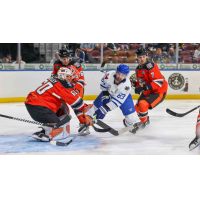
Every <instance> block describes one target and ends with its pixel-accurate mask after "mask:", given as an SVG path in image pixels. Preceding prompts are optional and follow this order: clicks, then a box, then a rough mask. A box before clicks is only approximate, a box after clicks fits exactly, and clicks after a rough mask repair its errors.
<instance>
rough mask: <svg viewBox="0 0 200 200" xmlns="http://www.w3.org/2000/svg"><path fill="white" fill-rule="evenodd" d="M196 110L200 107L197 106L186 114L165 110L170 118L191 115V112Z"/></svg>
mask: <svg viewBox="0 0 200 200" xmlns="http://www.w3.org/2000/svg"><path fill="white" fill-rule="evenodd" d="M197 108H200V106H197V107H195V108H193V109H192V110H190V111H188V112H186V113H176V112H174V111H172V110H170V109H169V108H167V109H166V112H167V113H168V114H170V115H172V116H175V117H184V116H185V115H187V114H189V113H191V112H192V111H194V110H196V109H197Z"/></svg>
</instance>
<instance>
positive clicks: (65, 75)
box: [57, 67, 72, 83]
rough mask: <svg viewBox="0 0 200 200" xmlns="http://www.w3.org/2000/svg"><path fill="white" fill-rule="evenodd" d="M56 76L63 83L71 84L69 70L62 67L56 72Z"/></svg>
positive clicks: (70, 72)
mask: <svg viewBox="0 0 200 200" xmlns="http://www.w3.org/2000/svg"><path fill="white" fill-rule="evenodd" d="M57 76H58V78H59V79H61V80H63V81H68V82H70V83H71V82H72V71H71V70H70V69H69V68H65V67H62V68H60V69H59V70H58V72H57Z"/></svg>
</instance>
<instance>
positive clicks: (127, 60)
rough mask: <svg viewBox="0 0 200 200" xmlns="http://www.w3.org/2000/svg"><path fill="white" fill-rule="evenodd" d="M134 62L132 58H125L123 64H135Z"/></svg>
mask: <svg viewBox="0 0 200 200" xmlns="http://www.w3.org/2000/svg"><path fill="white" fill-rule="evenodd" d="M135 62H136V59H135V58H133V57H130V58H127V59H126V60H125V63H135Z"/></svg>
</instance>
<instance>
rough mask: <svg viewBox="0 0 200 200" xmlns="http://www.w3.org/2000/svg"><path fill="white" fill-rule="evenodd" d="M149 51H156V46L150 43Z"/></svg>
mask: <svg viewBox="0 0 200 200" xmlns="http://www.w3.org/2000/svg"><path fill="white" fill-rule="evenodd" d="M147 50H149V51H155V50H156V46H155V44H153V43H148V49H147Z"/></svg>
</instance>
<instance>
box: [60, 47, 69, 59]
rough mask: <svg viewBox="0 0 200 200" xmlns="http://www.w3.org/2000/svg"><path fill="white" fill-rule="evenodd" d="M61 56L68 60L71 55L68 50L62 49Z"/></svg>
mask: <svg viewBox="0 0 200 200" xmlns="http://www.w3.org/2000/svg"><path fill="white" fill-rule="evenodd" d="M59 56H60V58H68V57H70V54H69V52H68V51H67V49H64V48H62V49H60V50H59Z"/></svg>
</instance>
